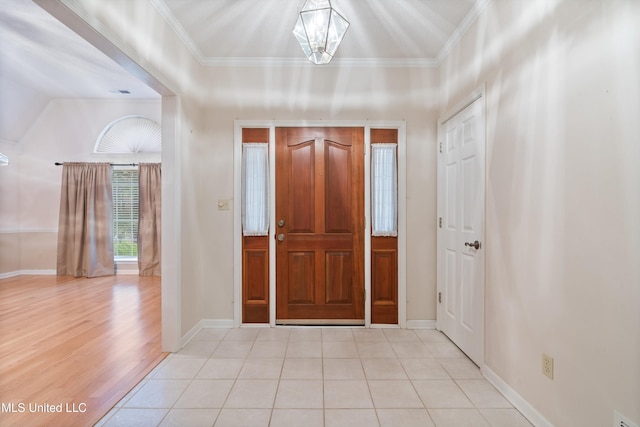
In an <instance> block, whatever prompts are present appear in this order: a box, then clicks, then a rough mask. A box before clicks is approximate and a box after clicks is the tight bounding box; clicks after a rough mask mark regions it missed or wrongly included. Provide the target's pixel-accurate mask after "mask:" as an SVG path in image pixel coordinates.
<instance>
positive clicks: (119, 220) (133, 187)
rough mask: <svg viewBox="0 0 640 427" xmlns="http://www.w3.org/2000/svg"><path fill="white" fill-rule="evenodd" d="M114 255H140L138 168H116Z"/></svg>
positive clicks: (114, 187)
mask: <svg viewBox="0 0 640 427" xmlns="http://www.w3.org/2000/svg"><path fill="white" fill-rule="evenodd" d="M111 188H112V194H113V255H114V257H115V258H116V259H118V258H120V259H123V258H134V259H135V258H137V257H138V170H137V169H114V170H113V171H112V175H111Z"/></svg>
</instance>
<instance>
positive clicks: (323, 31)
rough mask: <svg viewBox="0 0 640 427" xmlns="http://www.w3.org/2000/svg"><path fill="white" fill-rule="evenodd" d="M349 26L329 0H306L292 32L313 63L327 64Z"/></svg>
mask: <svg viewBox="0 0 640 427" xmlns="http://www.w3.org/2000/svg"><path fill="white" fill-rule="evenodd" d="M347 28H349V21H347V20H346V19H345V18H344V17H343V16H342V15H340V14H339V13H338V12H336V10H335V9H334V8H333V7H331V2H330V1H329V0H306V1H305V3H304V5H303V6H302V10H301V11H300V14H299V15H298V20H297V21H296V26H295V27H294V29H293V34H294V35H295V36H296V39H298V43H300V46H301V47H302V50H303V52H304V54H305V56H306V57H307V59H309V61H311V62H313V63H314V64H328V63H329V62H330V61H331V59H332V58H333V56H334V55H335V53H336V51H337V50H338V46H339V45H340V42H341V41H342V38H343V37H344V34H345V33H346V32H347Z"/></svg>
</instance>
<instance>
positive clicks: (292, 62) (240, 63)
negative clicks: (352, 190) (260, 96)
mask: <svg viewBox="0 0 640 427" xmlns="http://www.w3.org/2000/svg"><path fill="white" fill-rule="evenodd" d="M149 1H150V3H151V4H152V5H153V7H154V8H155V9H156V10H157V11H158V13H159V14H160V15H161V16H162V17H163V18H164V20H165V21H166V22H167V24H168V25H169V26H170V27H171V28H172V29H173V31H175V33H176V35H177V36H178V38H179V39H180V41H181V42H182V43H183V44H184V45H185V47H186V48H187V49H188V50H189V51H190V52H191V53H192V54H193V56H194V57H195V58H196V60H197V61H198V62H199V63H200V65H202V66H206V67H317V65H315V64H312V63H311V62H310V61H308V60H307V59H305V58H255V57H254V58H248V57H229V58H218V57H209V56H204V55H203V54H202V52H201V51H200V49H199V48H198V46H197V45H196V43H195V42H194V41H193V39H192V38H191V36H189V34H188V33H187V31H186V30H185V29H184V27H183V26H182V24H180V22H179V21H178V19H177V18H176V17H175V16H174V14H173V13H172V12H171V10H170V9H169V7H168V6H167V5H166V4H165V2H164V0H149ZM491 1H492V0H476V2H475V3H474V5H473V6H472V8H471V10H470V11H469V12H468V13H467V15H466V16H465V17H464V18H463V19H462V22H461V23H460V25H458V27H457V28H456V29H455V30H454V32H453V33H452V34H451V37H449V39H448V40H447V42H446V43H445V44H444V46H443V47H442V49H440V52H439V53H438V56H437V57H436V58H335V59H333V60H332V61H331V62H330V63H329V64H324V65H321V67H325V68H344V67H350V68H435V67H439V66H440V65H441V64H442V61H444V59H445V58H446V57H447V55H449V53H451V51H452V50H453V48H454V47H455V46H456V45H457V44H458V42H459V41H460V40H461V39H462V37H463V36H464V34H465V33H466V32H467V31H468V30H469V28H471V25H473V23H474V22H475V21H476V19H478V17H479V16H480V14H481V13H482V12H483V11H484V10H485V8H486V7H487V6H488V5H489V3H491Z"/></svg>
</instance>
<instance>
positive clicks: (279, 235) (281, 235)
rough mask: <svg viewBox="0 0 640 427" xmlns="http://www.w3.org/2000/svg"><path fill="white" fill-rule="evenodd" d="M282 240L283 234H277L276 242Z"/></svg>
mask: <svg viewBox="0 0 640 427" xmlns="http://www.w3.org/2000/svg"><path fill="white" fill-rule="evenodd" d="M283 240H284V234H282V233H280V234H278V242H282V241H283Z"/></svg>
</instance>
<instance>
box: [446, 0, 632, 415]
mask: <svg viewBox="0 0 640 427" xmlns="http://www.w3.org/2000/svg"><path fill="white" fill-rule="evenodd" d="M638 22H640V2H638V1H636V0H602V1H599V0H598V1H596V0H588V1H551V0H548V1H536V2H532V1H529V0H519V1H513V0H512V1H502V0H494V1H493V2H492V3H491V4H490V6H489V7H488V9H487V10H486V11H485V13H484V14H483V15H482V16H481V18H480V19H479V21H478V22H477V23H476V24H475V25H474V26H473V27H472V29H471V30H470V31H469V32H468V33H467V34H466V35H465V36H464V38H463V40H462V41H461V43H460V44H459V45H458V46H457V47H456V48H455V49H454V50H453V51H452V52H451V54H450V55H449V56H448V57H447V59H446V60H445V62H444V63H443V65H442V67H441V81H442V97H443V106H442V109H443V111H444V110H446V109H447V108H448V107H449V106H451V105H454V104H455V103H456V102H457V100H459V99H461V98H462V97H464V96H465V95H466V94H467V93H468V92H470V91H471V90H472V89H473V88H475V87H476V86H478V85H479V84H480V83H483V82H486V84H487V119H488V123H487V167H488V168H487V175H488V178H487V180H488V182H487V184H488V187H487V206H486V209H487V223H486V245H485V248H486V257H487V258H486V262H487V264H486V270H487V273H486V274H487V275H486V286H487V292H486V313H487V318H486V327H487V330H486V357H485V360H486V364H487V366H488V367H489V368H490V369H491V370H493V371H494V372H495V373H497V374H498V375H499V376H500V377H501V378H502V379H503V380H504V381H506V382H507V383H508V384H509V385H510V386H511V387H512V388H513V389H515V390H516V392H517V393H519V394H520V395H521V396H522V397H524V398H525V399H526V400H527V401H528V402H529V403H530V404H532V405H533V406H534V407H535V408H536V409H537V410H538V411H539V412H540V413H541V414H542V415H543V416H544V417H546V418H547V419H548V420H549V421H551V423H553V425H555V426H567V427H571V426H580V427H582V426H594V427H599V426H608V425H611V423H612V420H613V411H614V409H616V410H618V411H619V412H621V413H622V414H625V415H626V416H627V417H630V418H631V419H633V420H635V421H636V422H640V405H639V404H638V402H640V332H639V331H640V329H639V327H640V310H639V309H638V307H640V263H638V260H639V259H640V173H639V166H640V144H639V143H638V135H640V120H638V117H640V79H639V78H638V76H640V49H639V46H640V25H638ZM543 352H544V353H547V354H549V355H550V356H552V357H554V358H555V378H554V380H553V381H551V380H549V379H547V378H546V377H544V376H542V374H541V356H542V353H543Z"/></svg>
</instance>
